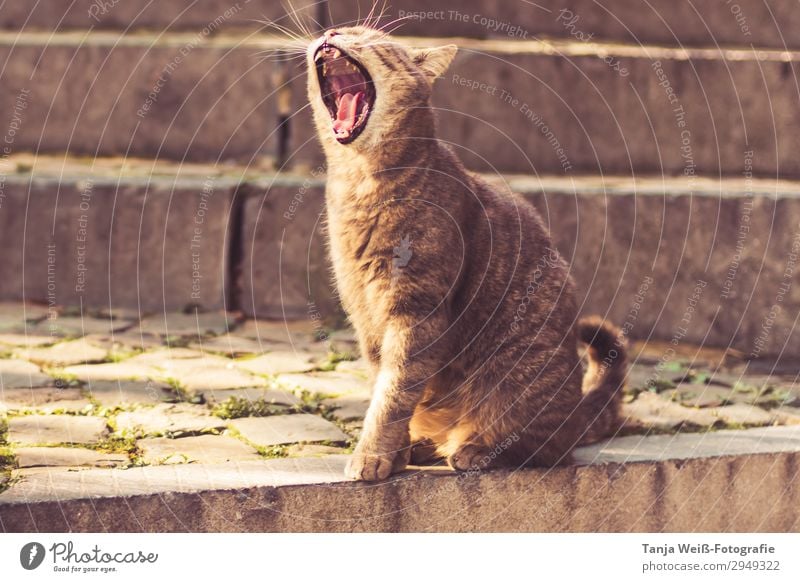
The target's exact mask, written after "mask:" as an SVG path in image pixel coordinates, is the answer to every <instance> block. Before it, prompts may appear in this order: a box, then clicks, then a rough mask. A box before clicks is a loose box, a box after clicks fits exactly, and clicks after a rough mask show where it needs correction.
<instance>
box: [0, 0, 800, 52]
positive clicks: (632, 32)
mask: <svg viewBox="0 0 800 582" xmlns="http://www.w3.org/2000/svg"><path fill="white" fill-rule="evenodd" d="M374 3H375V2H374V0H351V1H349V2H338V3H336V2H332V1H326V0H322V1H319V2H313V1H312V0H293V2H292V6H293V7H294V9H295V11H296V14H297V15H298V16H299V17H300V19H301V20H302V21H303V22H304V24H305V25H306V26H308V27H310V28H316V24H315V22H314V20H315V19H316V20H317V21H320V23H321V24H323V25H324V26H346V25H349V24H354V23H357V22H362V21H363V20H364V19H365V18H366V16H367V14H369V11H370V9H371V8H372V6H373V4H374ZM378 4H379V6H380V3H378ZM796 8H797V5H796V3H795V2H794V1H793V0H772V1H771V2H769V4H767V3H765V2H763V1H762V0H736V1H733V0H725V1H723V2H691V1H690V0H651V1H650V2H648V3H647V4H642V3H641V2H640V1H639V0H602V1H597V0H570V1H569V2H565V1H564V0H538V1H537V2H527V1H524V0H513V1H511V2H497V0H464V1H462V2H459V3H458V6H450V7H447V8H442V7H437V6H432V5H431V3H430V2H426V1H424V0H395V1H394V2H392V3H391V4H387V5H386V7H385V11H384V12H383V17H382V18H381V20H380V24H381V25H389V29H392V28H394V27H395V25H401V26H400V28H399V30H400V31H401V32H402V33H403V34H406V35H419V36H463V37H475V38H492V37H494V38H503V37H505V38H521V39H529V38H534V37H538V36H552V37H562V38H569V37H573V38H575V37H580V38H586V37H590V38H594V39H597V40H601V39H602V40H611V41H616V42H625V43H633V44H666V45H676V46H691V45H695V46H703V45H714V44H717V43H719V44H722V45H724V44H733V45H744V46H748V45H754V46H762V47H772V48H785V47H787V46H788V47H794V48H800V33H799V32H798V31H800V13H799V12H798V11H797V9H796ZM289 13H290V10H287V9H286V8H285V7H284V6H283V4H281V3H279V2H275V1H274V0H247V1H240V2H229V1H224V0H203V1H202V2H193V3H191V4H189V5H188V6H186V5H185V4H181V3H164V2H162V3H158V4H156V3H155V2H149V1H148V0H126V1H125V2H120V1H119V0H77V1H75V2H71V3H69V4H65V3H63V2H59V1H58V0H41V1H39V2H37V3H35V4H34V6H33V7H31V6H30V3H24V2H16V3H11V2H6V3H5V4H3V6H2V8H0V28H5V29H10V30H25V31H34V30H68V29H82V28H103V29H118V30H136V29H150V30H159V31H162V30H173V31H174V30H186V29H194V30H202V29H203V28H205V27H210V28H213V29H214V30H218V29H219V30H221V29H241V28H258V27H260V26H262V24H261V23H260V22H259V21H263V20H273V21H276V22H278V23H279V24H282V25H287V26H291V27H293V29H294V30H297V28H296V27H294V25H293V24H292V21H291V20H292V19H291V17H290V15H289ZM397 18H402V19H403V20H402V21H400V22H397V23H393V24H390V23H391V22H392V21H394V20H395V19H397Z"/></svg>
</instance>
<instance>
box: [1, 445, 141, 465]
mask: <svg viewBox="0 0 800 582" xmlns="http://www.w3.org/2000/svg"><path fill="white" fill-rule="evenodd" d="M14 454H15V455H16V457H17V467H19V468H20V469H27V468H31V467H120V466H124V465H127V464H128V463H129V462H130V459H128V456H127V455H124V454H120V453H103V452H100V451H92V450H90V449H81V448H78V447H20V448H15V449H14Z"/></svg>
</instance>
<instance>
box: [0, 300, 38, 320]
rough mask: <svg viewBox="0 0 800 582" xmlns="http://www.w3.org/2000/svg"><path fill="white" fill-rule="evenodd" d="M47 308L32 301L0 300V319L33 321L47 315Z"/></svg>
mask: <svg viewBox="0 0 800 582" xmlns="http://www.w3.org/2000/svg"><path fill="white" fill-rule="evenodd" d="M47 313H48V309H47V307H45V306H44V305H36V304H33V303H22V302H18V303H15V302H9V301H0V321H2V320H4V319H9V320H11V319H19V320H21V321H35V320H37V319H42V318H43V317H47Z"/></svg>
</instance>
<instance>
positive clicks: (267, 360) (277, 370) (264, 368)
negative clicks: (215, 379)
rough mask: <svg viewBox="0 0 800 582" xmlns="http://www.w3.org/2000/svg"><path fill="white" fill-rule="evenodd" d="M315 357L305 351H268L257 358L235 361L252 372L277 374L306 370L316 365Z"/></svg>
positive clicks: (269, 374)
mask: <svg viewBox="0 0 800 582" xmlns="http://www.w3.org/2000/svg"><path fill="white" fill-rule="evenodd" d="M314 360H315V357H314V355H313V354H309V353H307V352H305V353H304V352H270V353H268V354H264V355H263V356H259V357H257V358H248V359H246V360H240V361H238V362H236V365H237V366H238V367H239V368H241V369H243V370H247V371H248V372H250V373H252V374H261V375H265V376H277V375H278V374H284V373H288V372H308V371H310V370H313V369H314V368H315V367H316V364H315V363H314Z"/></svg>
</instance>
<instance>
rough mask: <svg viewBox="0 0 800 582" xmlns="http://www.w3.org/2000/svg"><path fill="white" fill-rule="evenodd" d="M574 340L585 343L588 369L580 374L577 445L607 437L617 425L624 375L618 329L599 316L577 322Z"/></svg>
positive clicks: (625, 366)
mask: <svg viewBox="0 0 800 582" xmlns="http://www.w3.org/2000/svg"><path fill="white" fill-rule="evenodd" d="M577 332H578V339H579V340H580V341H582V342H584V343H585V344H587V345H588V346H589V368H588V369H587V371H586V374H585V375H584V377H583V392H584V394H583V398H582V400H581V403H580V418H581V420H582V421H583V427H584V433H583V435H582V436H581V438H580V441H579V444H582V445H585V444H589V443H591V442H594V441H597V440H600V439H603V438H607V437H609V436H611V435H612V434H613V433H614V432H615V431H616V430H617V428H618V427H619V422H620V421H619V408H620V403H621V400H622V387H623V384H624V383H625V376H626V374H627V369H628V364H627V357H626V352H627V347H626V342H625V338H624V336H623V335H622V332H621V331H620V330H619V329H618V328H617V327H616V326H614V325H612V324H611V323H609V322H607V321H604V320H603V319H602V318H600V317H596V316H593V317H586V318H583V319H580V320H579V321H578V326H577Z"/></svg>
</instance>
